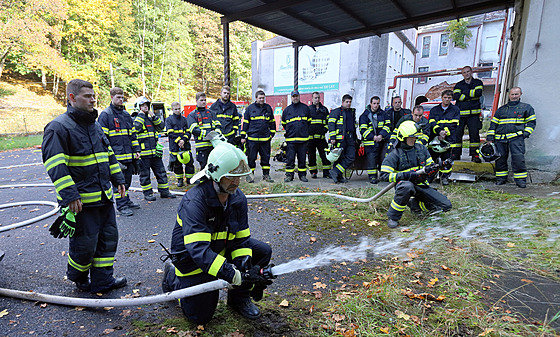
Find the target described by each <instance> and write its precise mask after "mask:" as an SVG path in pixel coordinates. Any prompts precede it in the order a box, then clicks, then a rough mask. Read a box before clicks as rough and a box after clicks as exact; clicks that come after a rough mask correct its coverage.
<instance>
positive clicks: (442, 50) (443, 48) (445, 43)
mask: <svg viewBox="0 0 560 337" xmlns="http://www.w3.org/2000/svg"><path fill="white" fill-rule="evenodd" d="M448 49H449V35H448V34H441V36H440V39H439V56H444V55H447V50H448Z"/></svg>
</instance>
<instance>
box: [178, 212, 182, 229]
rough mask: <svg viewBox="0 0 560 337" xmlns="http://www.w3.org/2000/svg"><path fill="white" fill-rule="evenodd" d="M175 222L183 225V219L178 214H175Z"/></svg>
mask: <svg viewBox="0 0 560 337" xmlns="http://www.w3.org/2000/svg"><path fill="white" fill-rule="evenodd" d="M177 223H178V224H179V226H181V227H183V220H182V219H181V218H180V217H179V214H177Z"/></svg>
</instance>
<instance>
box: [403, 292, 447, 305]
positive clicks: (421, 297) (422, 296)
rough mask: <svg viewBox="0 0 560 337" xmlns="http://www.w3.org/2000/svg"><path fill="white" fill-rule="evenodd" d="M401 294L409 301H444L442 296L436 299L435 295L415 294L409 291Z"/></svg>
mask: <svg viewBox="0 0 560 337" xmlns="http://www.w3.org/2000/svg"><path fill="white" fill-rule="evenodd" d="M402 294H403V295H405V296H407V297H408V298H410V299H418V300H428V301H437V302H443V300H445V296H443V295H440V296H437V297H436V296H435V295H432V294H430V293H419V294H415V293H414V292H412V291H411V290H410V289H407V290H402Z"/></svg>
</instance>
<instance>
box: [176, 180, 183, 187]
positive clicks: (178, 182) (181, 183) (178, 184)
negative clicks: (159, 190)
mask: <svg viewBox="0 0 560 337" xmlns="http://www.w3.org/2000/svg"><path fill="white" fill-rule="evenodd" d="M183 186H185V183H184V181H183V178H179V179H177V187H183Z"/></svg>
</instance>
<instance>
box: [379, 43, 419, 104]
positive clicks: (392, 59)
mask: <svg viewBox="0 0 560 337" xmlns="http://www.w3.org/2000/svg"><path fill="white" fill-rule="evenodd" d="M414 33H415V32H414ZM414 33H413V34H409V35H412V36H410V37H409V38H411V37H412V39H414V37H413V36H414V35H415V34H414ZM411 43H414V40H412V41H411ZM412 72H414V53H413V52H412V50H410V48H408V47H407V46H406V45H405V43H404V42H403V41H402V40H401V39H400V38H399V37H398V36H397V35H396V34H394V33H391V34H389V48H388V49H387V76H386V79H385V90H384V92H383V93H380V94H379V95H378V96H379V97H381V105H382V107H388V106H390V105H391V98H392V97H394V96H401V97H402V99H403V102H406V104H404V105H403V107H405V108H408V109H412V107H413V105H414V99H413V96H412V94H413V93H412V82H413V79H409V78H403V79H397V85H396V87H395V88H394V89H388V88H389V87H390V86H392V85H393V83H394V78H395V76H397V75H402V74H410V73H412ZM405 91H406V98H405V96H404V94H405Z"/></svg>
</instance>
